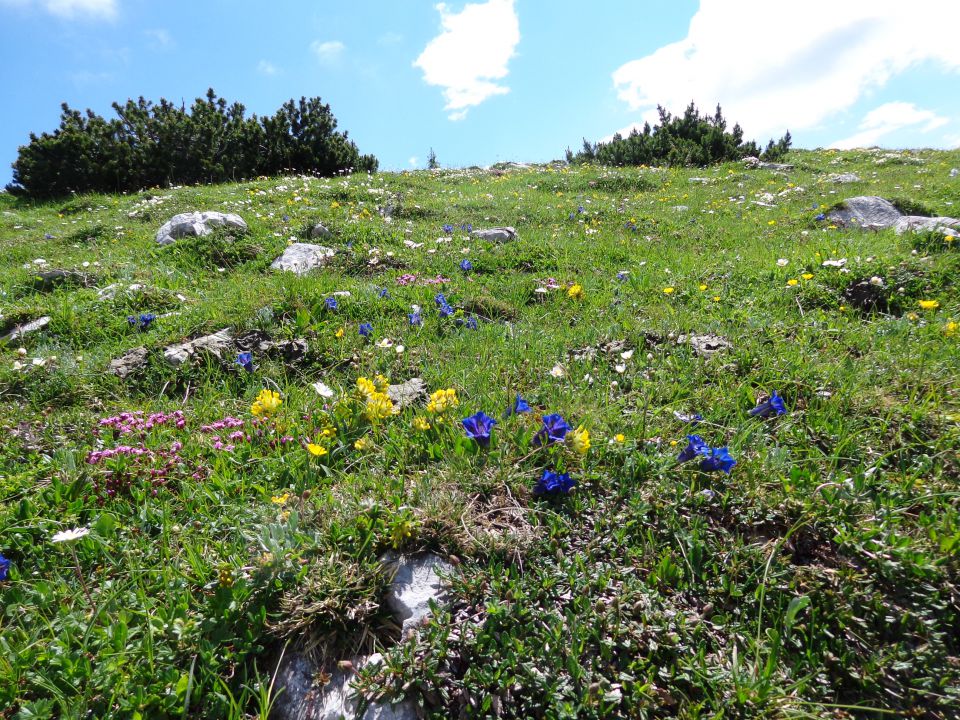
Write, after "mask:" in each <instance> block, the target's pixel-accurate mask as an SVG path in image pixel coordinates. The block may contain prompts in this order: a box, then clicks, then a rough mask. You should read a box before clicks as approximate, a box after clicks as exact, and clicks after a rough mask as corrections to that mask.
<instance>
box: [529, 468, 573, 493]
mask: <svg viewBox="0 0 960 720" xmlns="http://www.w3.org/2000/svg"><path fill="white" fill-rule="evenodd" d="M576 486H577V481H576V480H572V479H571V478H570V473H558V472H553V471H552V470H546V469H545V470H544V471H543V477H541V478H540V479H539V480H537V484H536V485H534V486H533V494H534V495H567V494H569V493H570V492H571V491H572V490H573V489H574V488H575V487H576Z"/></svg>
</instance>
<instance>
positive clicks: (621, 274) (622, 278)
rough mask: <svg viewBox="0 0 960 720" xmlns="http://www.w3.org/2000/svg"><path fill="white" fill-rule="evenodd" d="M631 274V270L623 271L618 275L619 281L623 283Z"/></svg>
mask: <svg viewBox="0 0 960 720" xmlns="http://www.w3.org/2000/svg"><path fill="white" fill-rule="evenodd" d="M629 274H630V271H629V270H621V271H620V272H618V273H617V280H619V281H620V282H623V281H624V280H626V279H627V275H629Z"/></svg>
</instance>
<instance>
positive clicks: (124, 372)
mask: <svg viewBox="0 0 960 720" xmlns="http://www.w3.org/2000/svg"><path fill="white" fill-rule="evenodd" d="M147 355H149V351H148V350H147V348H146V347H143V346H142V345H141V346H140V347H136V348H133V350H128V351H127V352H126V353H124V354H123V355H121V356H120V357H118V358H117V359H115V360H111V361H110V372H112V373H113V374H114V375H117V376H118V377H119V378H120V379H121V380H125V379H126V378H127V377H129V376H130V375H133V374H135V373H137V372H139V371H140V370H143V368H145V367H146V366H147Z"/></svg>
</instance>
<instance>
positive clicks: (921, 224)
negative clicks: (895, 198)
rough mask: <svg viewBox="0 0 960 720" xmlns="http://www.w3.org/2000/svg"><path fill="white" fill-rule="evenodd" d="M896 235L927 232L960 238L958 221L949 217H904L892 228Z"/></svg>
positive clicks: (959, 221)
mask: <svg viewBox="0 0 960 720" xmlns="http://www.w3.org/2000/svg"><path fill="white" fill-rule="evenodd" d="M893 227H894V230H895V231H896V233H897V235H903V233H905V232H924V231H927V230H933V231H939V232H942V233H943V234H944V235H953V236H954V237H957V236H960V220H958V219H957V218H951V217H921V216H919V215H904V216H903V217H902V218H900V219H899V220H897V223H896V225H894V226H893Z"/></svg>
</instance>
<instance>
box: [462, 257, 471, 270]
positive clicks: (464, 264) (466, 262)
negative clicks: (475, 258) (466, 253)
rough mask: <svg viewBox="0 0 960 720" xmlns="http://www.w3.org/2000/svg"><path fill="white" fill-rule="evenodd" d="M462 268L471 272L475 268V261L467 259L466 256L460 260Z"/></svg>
mask: <svg viewBox="0 0 960 720" xmlns="http://www.w3.org/2000/svg"><path fill="white" fill-rule="evenodd" d="M460 269H461V270H463V271H464V272H470V271H471V270H473V263H472V262H470V261H469V260H467V259H466V258H464V259H463V260H461V261H460Z"/></svg>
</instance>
